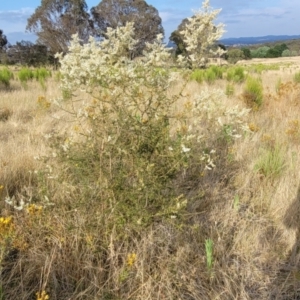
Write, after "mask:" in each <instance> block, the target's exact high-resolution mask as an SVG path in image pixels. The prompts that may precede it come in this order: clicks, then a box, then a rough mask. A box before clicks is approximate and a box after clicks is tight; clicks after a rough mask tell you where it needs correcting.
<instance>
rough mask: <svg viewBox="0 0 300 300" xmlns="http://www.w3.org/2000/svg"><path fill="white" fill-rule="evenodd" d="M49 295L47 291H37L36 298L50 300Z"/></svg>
mask: <svg viewBox="0 0 300 300" xmlns="http://www.w3.org/2000/svg"><path fill="white" fill-rule="evenodd" d="M48 299H50V298H49V295H47V293H46V291H42V292H37V293H36V300H48Z"/></svg>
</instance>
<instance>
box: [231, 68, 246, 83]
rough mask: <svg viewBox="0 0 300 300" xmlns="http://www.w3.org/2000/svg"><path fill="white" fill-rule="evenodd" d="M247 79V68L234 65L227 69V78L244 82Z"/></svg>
mask: <svg viewBox="0 0 300 300" xmlns="http://www.w3.org/2000/svg"><path fill="white" fill-rule="evenodd" d="M245 79H246V74H245V70H244V68H243V67H241V66H238V67H233V68H230V69H229V70H228V71H227V80H228V81H233V82H236V83H241V82H244V81H245Z"/></svg>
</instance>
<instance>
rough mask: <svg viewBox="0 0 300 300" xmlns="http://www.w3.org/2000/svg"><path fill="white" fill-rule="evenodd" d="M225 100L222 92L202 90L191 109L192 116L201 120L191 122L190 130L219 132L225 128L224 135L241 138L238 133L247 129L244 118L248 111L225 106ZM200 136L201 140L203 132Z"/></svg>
mask: <svg viewBox="0 0 300 300" xmlns="http://www.w3.org/2000/svg"><path fill="white" fill-rule="evenodd" d="M225 99H226V97H225V94H224V92H223V91H222V90H219V89H209V90H203V91H202V92H201V93H200V95H198V96H197V97H196V98H195V100H194V107H193V114H194V115H196V116H197V115H200V116H201V118H200V121H199V119H197V118H196V119H194V120H193V125H192V128H208V129H210V130H214V131H219V130H220V129H222V128H225V127H226V128H227V129H228V130H227V132H226V133H227V134H228V135H229V136H231V137H233V138H239V137H241V135H240V132H242V131H245V130H246V129H247V124H246V121H245V117H246V116H247V115H248V113H249V111H250V109H247V108H240V107H238V106H234V107H230V106H228V105H226V101H225ZM199 122H200V124H199ZM201 123H202V124H201ZM199 125H200V126H199ZM201 125H202V126H201ZM201 134H202V135H201V138H203V137H204V136H203V132H201ZM207 134H210V133H207Z"/></svg>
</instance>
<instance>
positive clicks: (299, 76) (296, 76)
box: [294, 72, 300, 83]
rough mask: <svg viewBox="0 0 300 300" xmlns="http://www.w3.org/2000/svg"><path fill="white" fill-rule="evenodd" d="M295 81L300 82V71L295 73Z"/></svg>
mask: <svg viewBox="0 0 300 300" xmlns="http://www.w3.org/2000/svg"><path fill="white" fill-rule="evenodd" d="M294 82H296V83H300V72H297V73H296V74H295V75H294Z"/></svg>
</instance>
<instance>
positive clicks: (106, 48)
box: [56, 23, 170, 93]
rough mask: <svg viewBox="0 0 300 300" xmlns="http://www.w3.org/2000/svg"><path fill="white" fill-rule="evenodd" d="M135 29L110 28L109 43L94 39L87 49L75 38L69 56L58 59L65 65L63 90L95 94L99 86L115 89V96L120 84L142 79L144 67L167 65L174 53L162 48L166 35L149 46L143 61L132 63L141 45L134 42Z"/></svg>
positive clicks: (59, 55) (107, 34) (58, 55)
mask: <svg viewBox="0 0 300 300" xmlns="http://www.w3.org/2000/svg"><path fill="white" fill-rule="evenodd" d="M133 25H134V24H133V23H127V24H126V26H124V27H118V28H116V29H112V28H108V30H107V33H106V38H105V39H103V40H101V41H96V40H95V39H94V38H92V37H90V39H89V43H87V44H84V45H81V43H80V40H79V38H78V35H74V36H73V39H72V41H71V45H70V47H69V53H68V54H67V55H65V56H63V54H57V55H56V57H57V58H59V61H60V63H61V69H60V72H61V74H62V88H63V89H66V90H69V91H72V92H74V91H76V90H77V89H78V88H81V89H82V90H84V91H85V92H88V93H92V92H94V88H95V87H96V86H101V87H102V88H111V90H110V93H113V92H115V91H114V88H116V86H114V84H116V83H118V81H120V80H124V78H127V80H128V81H132V80H133V81H134V80H136V79H138V78H139V76H138V74H137V72H136V70H137V68H138V67H139V66H140V65H141V64H144V65H146V66H147V65H157V66H161V65H163V62H164V61H165V60H167V59H168V58H169V57H170V53H169V51H168V49H166V48H165V47H164V45H163V44H162V39H163V36H162V35H158V36H157V39H156V41H155V42H154V43H153V44H150V43H146V47H147V51H145V53H144V57H143V61H140V60H131V59H130V50H132V49H133V48H134V46H135V45H136V43H137V41H136V40H135V39H134V38H133V35H134V27H133Z"/></svg>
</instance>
